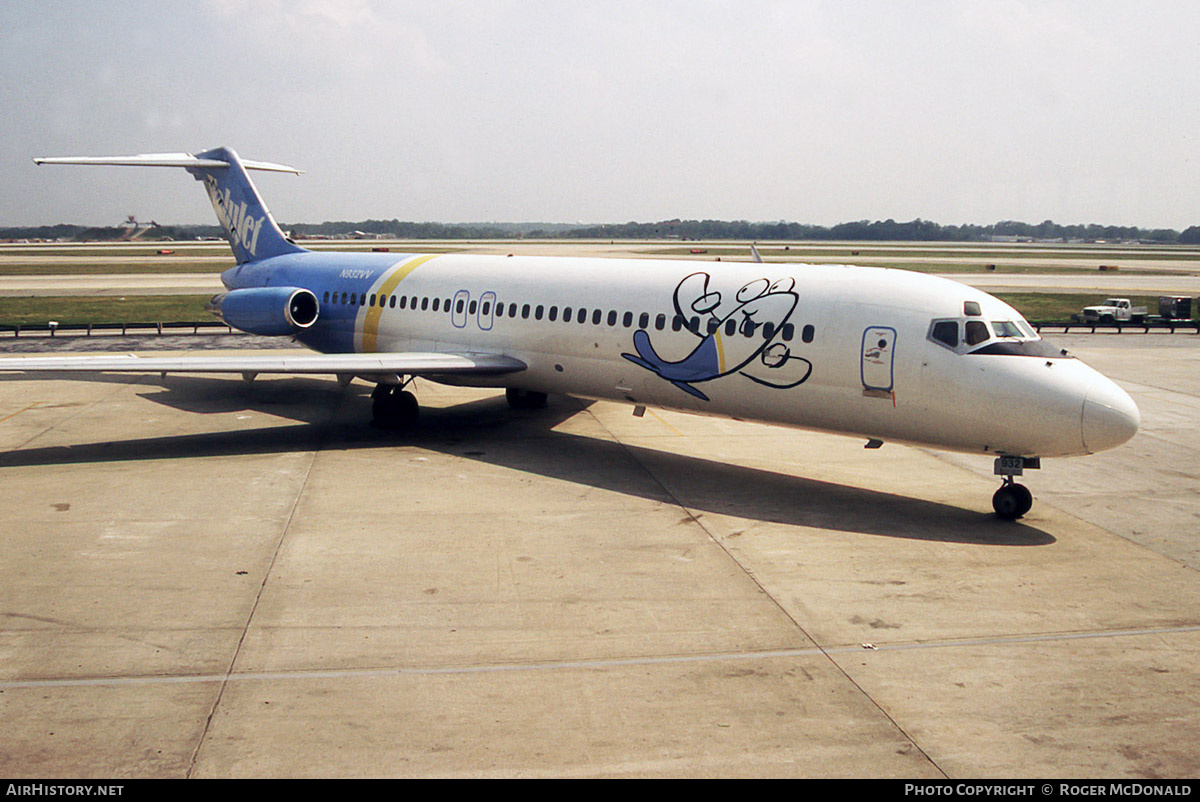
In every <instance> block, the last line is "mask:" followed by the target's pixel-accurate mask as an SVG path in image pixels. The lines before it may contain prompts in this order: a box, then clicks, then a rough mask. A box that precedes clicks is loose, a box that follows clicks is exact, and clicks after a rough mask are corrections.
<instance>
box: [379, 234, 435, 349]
mask: <svg viewBox="0 0 1200 802" xmlns="http://www.w3.org/2000/svg"><path fill="white" fill-rule="evenodd" d="M438 256H439V254H436V253H431V254H427V255H425V256H414V257H413V258H412V259H409V260H408V261H407V262H403V263H401V264H398V265H396V266H395V267H394V268H392V272H390V273H388V274H387V276H385V277H384V279H383V283H382V284H380V285H379V287H377V288H376V290H375V292H376V294H377V295H380V296H382V297H384V298H386V297H388V296H389V295H391V294H392V292H393V291H394V290H395V289H396V286H397V285H398V284H399V283H400V282H401V281H403V280H404V279H405V277H406V276H408V274H409V273H411V272H413V271H414V270H416V269H417V268H418V267H420V266H421V265H423V264H425V263H426V262H428V261H429V260H430V259H435V258H437V257H438ZM382 316H383V302H382V301H380V303H379V305H378V306H370V307H368V308H367V314H366V315H365V316H364V317H363V333H362V350H363V353H370V352H373V351H378V350H379V346H378V340H379V318H380V317H382Z"/></svg>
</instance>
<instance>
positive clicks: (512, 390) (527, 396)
mask: <svg viewBox="0 0 1200 802" xmlns="http://www.w3.org/2000/svg"><path fill="white" fill-rule="evenodd" d="M504 398H505V400H506V401H508V405H509V406H510V407H512V408H513V409H541V408H542V407H544V406H546V394H545V393H537V392H534V391H533V390H520V389H518V388H516V387H509V388H508V389H506V390H505V391H504Z"/></svg>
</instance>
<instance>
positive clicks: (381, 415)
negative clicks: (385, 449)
mask: <svg viewBox="0 0 1200 802" xmlns="http://www.w3.org/2000/svg"><path fill="white" fill-rule="evenodd" d="M411 382H412V379H409V380H408V381H406V382H403V383H402V384H377V385H375V389H374V390H372V391H371V422H372V423H373V424H374V425H375V426H377V427H379V428H380V429H385V430H387V431H397V430H400V429H407V428H409V427H410V426H412V425H414V424H415V423H416V422H417V416H418V415H419V414H420V406H419V405H418V404H417V397H416V396H415V395H413V394H412V393H410V392H409V391H408V390H406V389H404V388H405V387H407V386H408V385H409V384H410V383H411ZM504 398H505V400H507V401H508V405H509V406H510V407H512V408H513V409H541V408H542V407H544V406H546V394H545V393H539V392H535V391H533V390H520V389H518V388H516V387H509V388H508V389H507V390H505V391H504Z"/></svg>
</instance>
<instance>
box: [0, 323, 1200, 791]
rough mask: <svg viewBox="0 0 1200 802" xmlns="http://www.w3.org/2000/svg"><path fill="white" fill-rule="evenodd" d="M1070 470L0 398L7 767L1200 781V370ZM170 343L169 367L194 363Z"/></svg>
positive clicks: (337, 406) (299, 397) (1137, 356)
mask: <svg viewBox="0 0 1200 802" xmlns="http://www.w3.org/2000/svg"><path fill="white" fill-rule="evenodd" d="M1061 341H1062V344H1063V345H1066V346H1067V347H1070V348H1071V349H1073V350H1074V351H1075V352H1076V353H1078V354H1079V355H1081V356H1082V357H1083V358H1085V360H1086V361H1089V362H1090V363H1091V364H1094V365H1095V366H1096V367H1098V368H1099V369H1101V370H1102V371H1104V372H1106V373H1107V374H1108V375H1110V376H1113V377H1114V378H1115V379H1117V380H1118V381H1119V382H1120V383H1121V384H1122V386H1124V387H1125V388H1126V389H1127V390H1129V392H1130V393H1131V394H1132V395H1133V396H1134V397H1135V399H1136V400H1137V401H1138V403H1139V405H1140V406H1141V409H1142V413H1143V418H1144V426H1143V431H1142V432H1141V433H1140V434H1139V435H1138V436H1137V437H1136V438H1135V439H1134V440H1133V441H1131V442H1130V443H1129V444H1127V445H1126V446H1124V447H1122V448H1120V449H1118V450H1116V451H1112V452H1107V453H1105V454H1102V455H1099V456H1095V457H1090V458H1083V459H1077V460H1059V461H1047V462H1046V465H1045V468H1044V469H1043V470H1042V471H1040V472H1031V473H1030V474H1028V475H1027V477H1026V479H1027V484H1028V485H1029V486H1030V487H1031V488H1032V489H1033V490H1034V493H1035V496H1036V503H1035V506H1034V508H1033V511H1032V512H1031V514H1030V515H1029V516H1028V517H1027V518H1026V519H1024V521H1023V522H1021V523H1018V524H1005V523H1001V522H999V521H996V520H994V518H993V517H992V516H991V515H990V502H989V499H990V496H991V493H992V491H993V490H994V488H995V486H996V485H997V482H996V480H995V479H994V478H993V477H992V476H991V475H990V472H991V463H990V460H988V459H986V458H974V457H963V456H955V455H946V454H940V453H936V452H932V451H925V450H921V449H912V448H906V447H901V446H895V445H892V444H887V445H885V446H884V447H883V448H882V449H879V450H865V449H863V448H862V445H863V444H862V443H861V442H858V441H855V440H849V439H843V438H838V437H832V436H827V435H821V434H813V433H807V432H800V431H792V430H786V429H780V428H777V427H769V426H762V425H757V424H749V423H741V422H737V421H729V420H719V419H708V418H699V417H692V416H688V415H683V414H676V413H669V412H663V411H655V410H651V411H649V412H648V413H647V414H646V416H645V417H643V418H635V417H633V416H632V415H631V414H630V409H629V408H628V407H625V406H622V405H618V404H610V403H587V402H582V401H577V400H572V399H553V400H552V403H551V406H550V407H549V408H548V409H546V410H541V411H537V412H513V411H511V410H509V409H508V408H507V406H506V405H505V403H504V400H503V398H502V396H498V395H496V394H495V393H494V392H491V391H481V390H465V389H457V388H448V387H440V386H437V385H432V384H429V383H424V384H421V385H420V388H419V393H418V394H419V396H420V398H421V402H422V404H423V415H422V421H421V423H420V425H419V427H418V429H417V431H415V432H413V433H411V434H410V435H408V436H405V437H396V436H388V435H385V434H383V433H381V432H379V431H377V430H375V429H373V428H371V427H370V426H368V425H367V424H366V422H365V421H366V420H367V419H368V417H369V405H370V402H369V398H368V393H369V389H370V388H369V386H368V385H365V384H362V383H359V382H355V383H353V384H351V385H350V386H349V387H348V388H344V389H343V388H340V387H339V386H338V385H337V384H336V382H333V381H319V380H311V379H293V378H278V379H259V380H257V381H256V382H254V383H253V384H246V383H243V382H242V381H241V380H240V379H238V378H229V379H225V378H211V377H208V378H205V377H197V376H178V377H175V376H171V377H168V378H167V379H166V380H165V381H160V380H158V378H157V377H154V378H152V379H145V378H143V379H140V380H139V379H136V378H129V377H108V378H106V379H105V380H103V381H92V382H83V381H80V382H66V381H61V382H59V381H49V380H45V379H40V380H5V381H2V382H0V449H2V450H0V483H2V484H3V486H4V488H5V504H4V505H3V507H2V511H0V538H2V540H3V547H4V552H5V555H6V557H5V560H4V561H3V562H2V563H0V588H2V590H0V599H2V600H3V601H2V603H0V655H3V660H2V661H0V700H2V702H0V703H2V704H3V706H4V709H5V712H6V715H5V716H4V717H3V718H2V719H0V743H2V744H3V749H0V774H3V775H4V776H8V777H118V778H119V777H185V776H187V777H229V776H234V777H249V776H269V777H275V776H451V777H458V776H465V777H473V776H568V777H573V776H805V777H807V776H870V777H934V778H936V777H951V778H969V777H1040V776H1046V777H1120V778H1137V777H1185V776H1195V774H1196V773H1197V771H1198V770H1200V753H1197V750H1196V748H1195V744H1196V743H1197V742H1198V740H1200V713H1198V712H1197V711H1200V704H1198V703H1200V669H1198V668H1197V666H1200V660H1198V659H1197V657H1198V656H1200V655H1198V652H1200V617H1198V616H1197V613H1196V611H1197V610H1198V609H1200V577H1198V575H1197V570H1198V569H1200V549H1198V548H1197V545H1196V538H1195V535H1194V533H1195V524H1194V521H1195V520H1196V517H1197V516H1198V515H1200V501H1198V500H1197V496H1196V493H1195V487H1196V484H1197V478H1198V477H1200V456H1198V455H1197V446H1196V444H1195V442H1194V438H1193V437H1192V433H1193V432H1194V431H1195V428H1196V422H1197V417H1198V416H1200V379H1197V378H1196V377H1197V376H1200V371H1198V370H1197V368H1198V367H1200V357H1197V351H1196V348H1195V342H1196V341H1195V340H1193V339H1191V337H1190V336H1189V335H1166V334H1164V335H1144V336H1139V337H1118V336H1116V335H1107V336H1106V335H1092V336H1076V337H1069V338H1061ZM160 353H161V352H160Z"/></svg>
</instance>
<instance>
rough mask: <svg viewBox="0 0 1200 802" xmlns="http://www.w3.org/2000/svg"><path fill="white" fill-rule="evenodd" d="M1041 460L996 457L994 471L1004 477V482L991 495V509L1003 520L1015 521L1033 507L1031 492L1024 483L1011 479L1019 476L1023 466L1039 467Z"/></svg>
mask: <svg viewBox="0 0 1200 802" xmlns="http://www.w3.org/2000/svg"><path fill="white" fill-rule="evenodd" d="M1040 467H1042V465H1041V460H1039V459H1038V458H1037V457H997V458H996V467H995V469H994V473H995V474H996V475H997V476H1003V477H1004V484H1002V485H1000V489H999V490H997V491H996V494H995V495H994V496H992V509H994V510H995V511H996V516H997V517H998V518H1000V519H1001V520H1004V521H1015V520H1016V519H1017V518H1020V517H1021V516H1022V515H1024V514H1025V513H1027V512H1029V510H1030V508H1032V507H1033V494H1032V493H1030V492H1029V488H1027V487H1025V485H1019V484H1017V483H1016V482H1015V481H1013V477H1014V476H1020V475H1021V474H1022V473H1024V469H1025V468H1030V469H1034V468H1040Z"/></svg>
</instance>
